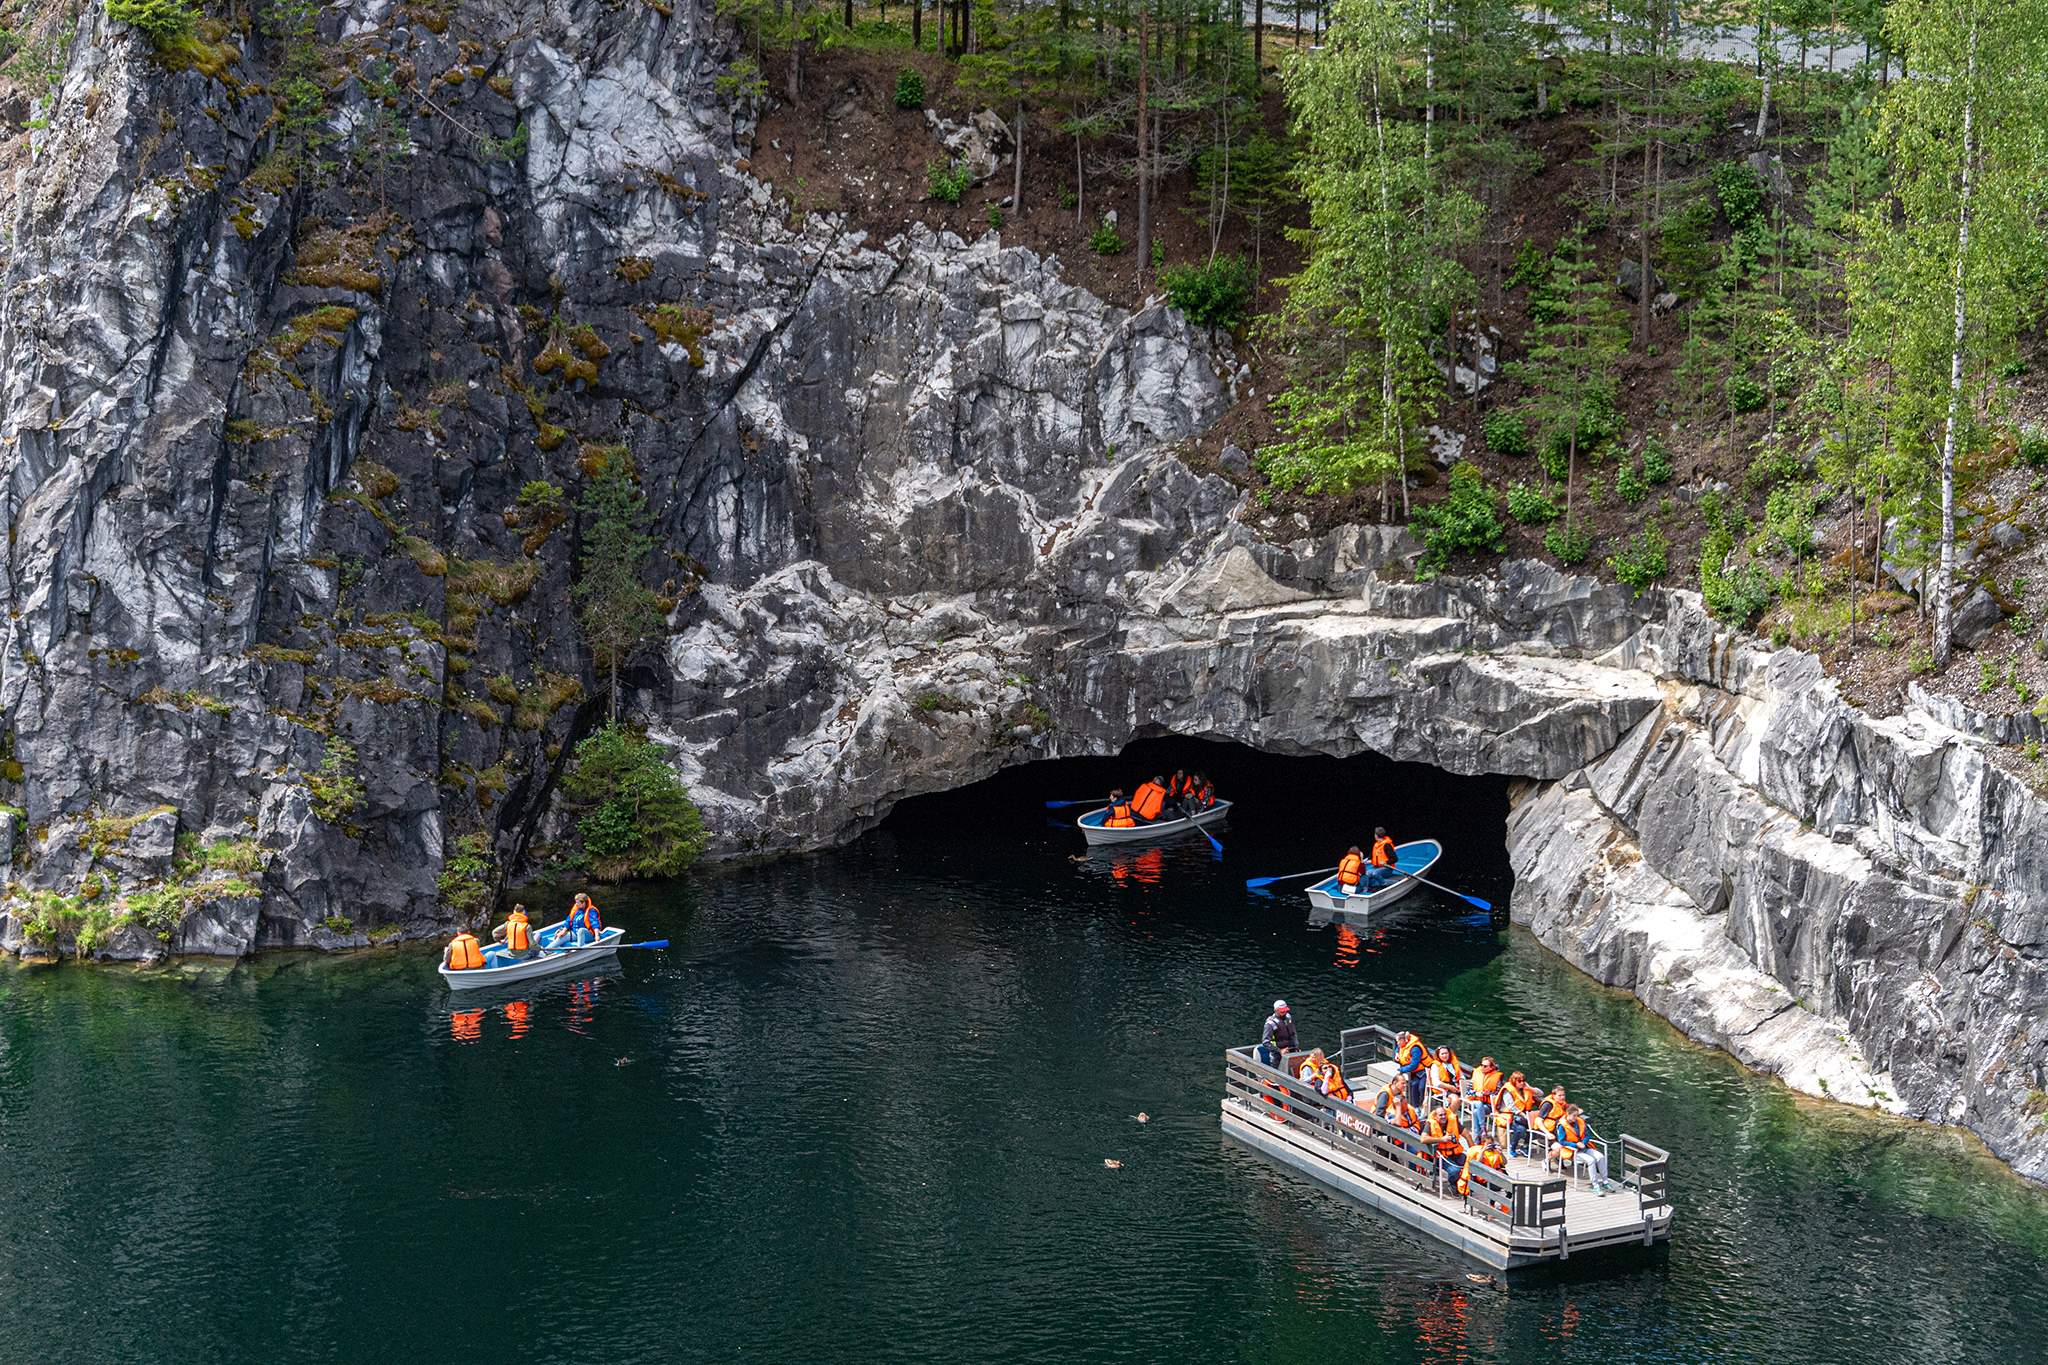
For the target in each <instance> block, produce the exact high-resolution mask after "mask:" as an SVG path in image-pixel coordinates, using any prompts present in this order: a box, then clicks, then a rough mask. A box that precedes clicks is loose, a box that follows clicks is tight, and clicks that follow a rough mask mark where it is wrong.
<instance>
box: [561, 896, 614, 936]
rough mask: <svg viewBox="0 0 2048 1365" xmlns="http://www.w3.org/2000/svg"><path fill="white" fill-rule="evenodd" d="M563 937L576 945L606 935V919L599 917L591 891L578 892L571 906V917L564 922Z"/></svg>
mask: <svg viewBox="0 0 2048 1365" xmlns="http://www.w3.org/2000/svg"><path fill="white" fill-rule="evenodd" d="M562 937H563V938H564V939H567V940H568V942H569V944H571V945H573V946H576V947H582V946H583V945H584V944H586V943H595V942H597V941H598V939H600V938H602V937H604V921H603V920H601V919H599V918H598V914H597V903H596V902H595V901H593V900H591V899H590V893H589V892H587V891H578V892H577V893H576V899H575V901H573V902H572V903H571V904H570V906H569V918H568V919H567V920H566V921H564V922H563V924H562Z"/></svg>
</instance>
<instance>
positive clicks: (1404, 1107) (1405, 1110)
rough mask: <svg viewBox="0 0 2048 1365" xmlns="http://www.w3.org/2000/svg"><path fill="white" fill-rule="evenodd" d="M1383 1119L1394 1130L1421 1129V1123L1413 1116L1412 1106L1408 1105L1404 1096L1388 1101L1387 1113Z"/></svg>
mask: <svg viewBox="0 0 2048 1365" xmlns="http://www.w3.org/2000/svg"><path fill="white" fill-rule="evenodd" d="M1383 1117H1384V1118H1385V1119H1386V1121H1387V1122H1388V1123H1391V1124H1393V1125H1394V1126H1395V1127H1396V1128H1408V1129H1419V1128H1421V1127H1422V1121H1421V1120H1420V1119H1418V1118H1417V1117H1416V1116H1415V1109H1414V1106H1412V1105H1410V1104H1409V1103H1408V1098H1407V1096H1405V1095H1404V1096H1401V1097H1399V1098H1397V1099H1393V1100H1389V1101H1388V1102H1387V1112H1386V1114H1385V1115H1384V1116H1383Z"/></svg>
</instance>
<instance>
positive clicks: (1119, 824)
mask: <svg viewBox="0 0 2048 1365" xmlns="http://www.w3.org/2000/svg"><path fill="white" fill-rule="evenodd" d="M1102 823H1103V824H1104V825H1105V826H1106V827H1107V828H1109V829H1129V828H1130V827H1131V826H1133V825H1135V824H1137V823H1138V822H1137V821H1136V820H1133V819H1132V818H1131V803H1130V802H1128V801H1125V802H1123V803H1122V804H1121V805H1116V806H1111V807H1110V808H1109V818H1108V819H1107V820H1104V821H1103V822H1102Z"/></svg>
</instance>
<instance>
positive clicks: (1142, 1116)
mask: <svg viewBox="0 0 2048 1365" xmlns="http://www.w3.org/2000/svg"><path fill="white" fill-rule="evenodd" d="M1131 1117H1132V1118H1134V1119H1136V1120H1137V1121H1138V1122H1140V1123H1150V1122H1151V1121H1152V1116H1151V1115H1150V1114H1148V1113H1146V1112H1145V1111H1144V1110H1142V1109H1141V1110H1139V1111H1138V1112H1137V1113H1135V1114H1133V1115H1131Z"/></svg>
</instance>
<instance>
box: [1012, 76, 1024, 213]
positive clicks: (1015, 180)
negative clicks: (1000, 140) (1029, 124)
mask: <svg viewBox="0 0 2048 1365" xmlns="http://www.w3.org/2000/svg"><path fill="white" fill-rule="evenodd" d="M1013 131H1014V133H1015V134H1016V136H1015V137H1014V138H1013V139H1012V141H1014V142H1015V143H1016V144H1017V149H1016V157H1017V167H1016V174H1015V175H1013V176H1012V177H1011V178H1010V212H1012V213H1016V212H1018V211H1019V210H1021V209H1022V208H1023V207H1024V101H1023V100H1018V101H1017V126H1016V128H1015V129H1014V130H1013Z"/></svg>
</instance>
